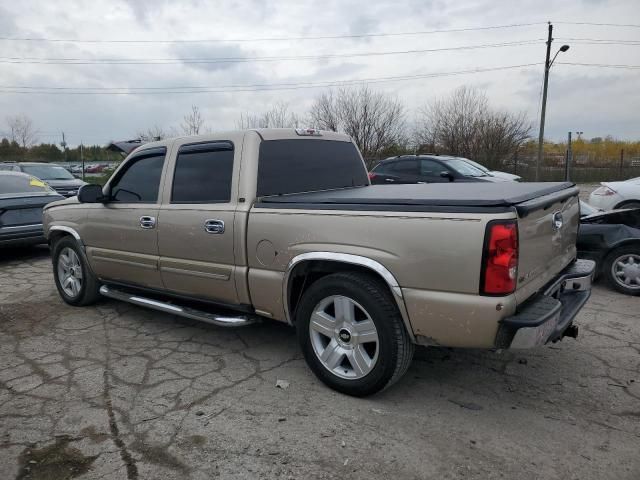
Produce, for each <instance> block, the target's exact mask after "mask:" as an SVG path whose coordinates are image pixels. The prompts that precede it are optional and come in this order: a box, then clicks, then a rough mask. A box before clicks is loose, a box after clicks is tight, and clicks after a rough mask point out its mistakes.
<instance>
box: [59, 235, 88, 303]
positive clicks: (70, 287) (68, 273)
mask: <svg viewBox="0 0 640 480" xmlns="http://www.w3.org/2000/svg"><path fill="white" fill-rule="evenodd" d="M58 281H59V282H60V286H61V287H62V290H63V291H64V293H66V294H67V295H68V296H69V297H71V298H75V297H77V296H78V295H79V294H80V289H81V288H82V265H80V259H79V258H78V255H77V254H76V252H74V251H73V250H72V249H71V248H68V247H65V248H63V249H62V251H61V252H60V255H58Z"/></svg>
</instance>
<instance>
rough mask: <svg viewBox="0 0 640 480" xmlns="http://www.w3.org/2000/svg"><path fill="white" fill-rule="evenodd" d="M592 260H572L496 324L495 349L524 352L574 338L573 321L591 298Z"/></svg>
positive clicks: (593, 265)
mask: <svg viewBox="0 0 640 480" xmlns="http://www.w3.org/2000/svg"><path fill="white" fill-rule="evenodd" d="M595 265H596V264H595V262H594V261H592V260H576V261H575V262H574V263H573V264H571V265H569V266H568V267H567V268H565V269H564V270H563V271H562V272H560V274H559V275H558V276H557V277H556V278H554V279H553V280H552V281H551V282H550V283H549V284H547V286H546V287H545V288H544V289H543V290H542V291H541V292H540V293H538V294H537V295H536V296H535V297H533V298H532V299H530V300H529V301H527V302H526V304H525V305H524V306H523V307H522V308H520V309H519V310H518V312H517V313H516V314H515V315H512V316H510V317H506V318H504V319H503V320H502V321H501V322H500V327H499V328H498V335H497V336H496V347H497V348H512V349H524V348H533V347H537V346H539V345H544V344H545V343H548V342H555V341H557V340H560V339H561V338H562V337H563V336H565V335H569V336H573V337H575V336H577V328H576V327H574V326H573V325H572V322H573V319H574V318H575V316H576V315H577V314H578V312H579V311H580V309H581V308H582V307H583V306H584V304H585V303H586V302H587V300H588V299H589V297H590V296H591V282H592V278H593V272H594V271H595ZM570 327H571V328H570Z"/></svg>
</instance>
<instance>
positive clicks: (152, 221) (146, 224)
mask: <svg viewBox="0 0 640 480" xmlns="http://www.w3.org/2000/svg"><path fill="white" fill-rule="evenodd" d="M140 226H141V227H142V228H146V229H150V228H155V226H156V217H148V216H146V215H145V216H142V217H140Z"/></svg>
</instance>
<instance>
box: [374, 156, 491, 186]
mask: <svg viewBox="0 0 640 480" xmlns="http://www.w3.org/2000/svg"><path fill="white" fill-rule="evenodd" d="M369 179H370V180H371V183H372V184H374V185H375V184H390V183H391V184H402V183H448V182H502V181H504V180H503V179H499V178H496V177H493V176H491V175H489V174H488V173H485V172H483V171H482V170H480V169H479V168H476V167H474V166H473V165H471V164H470V163H469V162H468V161H467V159H465V158H459V157H448V156H444V155H400V156H397V157H391V158H387V159H386V160H382V161H381V162H380V163H378V164H377V165H376V166H375V167H373V168H372V169H371V172H369Z"/></svg>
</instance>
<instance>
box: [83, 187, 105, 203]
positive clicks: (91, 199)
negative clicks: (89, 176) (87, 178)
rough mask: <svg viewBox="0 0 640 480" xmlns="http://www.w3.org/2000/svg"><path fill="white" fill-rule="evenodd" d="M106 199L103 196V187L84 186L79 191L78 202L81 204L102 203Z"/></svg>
mask: <svg viewBox="0 0 640 480" xmlns="http://www.w3.org/2000/svg"><path fill="white" fill-rule="evenodd" d="M104 200H105V197H104V195H102V187H101V186H100V185H93V184H89V185H83V186H81V187H80V190H78V201H79V202H80V203H102V202H104Z"/></svg>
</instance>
